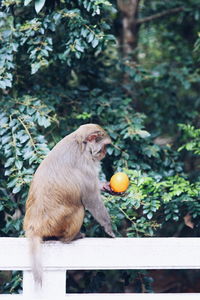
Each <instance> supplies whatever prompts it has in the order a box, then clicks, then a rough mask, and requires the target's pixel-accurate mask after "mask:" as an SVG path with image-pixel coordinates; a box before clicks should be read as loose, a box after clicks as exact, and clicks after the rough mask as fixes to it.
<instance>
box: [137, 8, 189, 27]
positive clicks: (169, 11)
mask: <svg viewBox="0 0 200 300" xmlns="http://www.w3.org/2000/svg"><path fill="white" fill-rule="evenodd" d="M183 10H184V7H175V8H171V9H168V10H165V11H163V12H161V13H158V14H155V15H152V16H149V17H146V18H142V19H138V20H137V21H136V24H137V25H140V24H143V23H146V22H150V21H152V20H155V19H158V18H161V17H164V16H166V15H171V14H175V13H178V12H180V11H183Z"/></svg>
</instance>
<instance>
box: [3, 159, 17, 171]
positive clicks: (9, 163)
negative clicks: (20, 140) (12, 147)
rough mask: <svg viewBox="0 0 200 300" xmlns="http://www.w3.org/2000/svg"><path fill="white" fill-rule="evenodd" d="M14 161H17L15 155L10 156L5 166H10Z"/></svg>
mask: <svg viewBox="0 0 200 300" xmlns="http://www.w3.org/2000/svg"><path fill="white" fill-rule="evenodd" d="M14 161H15V158H14V157H10V158H9V159H8V160H7V162H6V163H5V165H4V167H5V168H8V167H10V166H11V165H12V164H13V163H14Z"/></svg>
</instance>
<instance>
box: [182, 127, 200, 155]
mask: <svg viewBox="0 0 200 300" xmlns="http://www.w3.org/2000/svg"><path fill="white" fill-rule="evenodd" d="M179 127H180V128H181V129H182V131H183V134H184V136H183V140H185V141H188V142H186V143H185V144H184V145H183V146H181V147H180V148H179V151H181V150H183V149H186V150H187V151H191V152H194V154H197V155H200V129H196V128H195V127H194V126H192V125H189V124H187V125H186V124H180V125H179Z"/></svg>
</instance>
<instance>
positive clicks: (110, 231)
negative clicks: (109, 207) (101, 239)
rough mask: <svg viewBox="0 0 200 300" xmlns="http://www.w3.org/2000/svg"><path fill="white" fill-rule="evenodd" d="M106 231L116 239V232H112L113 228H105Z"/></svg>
mask: <svg viewBox="0 0 200 300" xmlns="http://www.w3.org/2000/svg"><path fill="white" fill-rule="evenodd" d="M104 230H105V232H106V233H107V234H108V235H109V236H111V237H112V238H114V237H115V234H114V232H113V231H112V228H111V226H105V227H104Z"/></svg>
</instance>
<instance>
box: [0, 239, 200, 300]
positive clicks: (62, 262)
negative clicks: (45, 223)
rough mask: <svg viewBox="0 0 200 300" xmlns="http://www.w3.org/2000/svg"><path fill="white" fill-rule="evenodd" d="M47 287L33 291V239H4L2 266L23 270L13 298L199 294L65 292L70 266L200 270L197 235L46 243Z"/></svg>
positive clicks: (100, 299)
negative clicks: (18, 291)
mask: <svg viewBox="0 0 200 300" xmlns="http://www.w3.org/2000/svg"><path fill="white" fill-rule="evenodd" d="M42 247H43V249H42V250H43V258H42V259H43V266H44V283H43V290H42V291H41V292H40V293H39V294H37V295H36V294H34V290H33V286H34V284H33V278H32V273H31V271H30V257H29V251H28V241H27V239H25V238H0V270H22V271H23V293H22V294H20V295H15V294H11V295H4V294H2V295H0V300H3V299H8V300H15V299H27V300H28V299H33V298H34V299H58V300H60V299H69V300H70V299H72V300H90V299H91V300H104V299H105V300H114V299H115V300H116V299H118V300H119V299H124V300H127V299H132V300H133V299H134V300H138V299H141V300H144V299H145V300H151V299H159V300H163V299H173V298H172V296H173V297H176V300H182V299H188V297H190V298H192V299H200V294H65V290H66V287H65V285H66V270H100V269H101V270H111V269H116V270H120V269H125V270H128V269H129V270H130V269H200V239H198V238H115V239H112V238H85V239H82V240H78V241H75V242H72V243H71V244H62V243H60V242H48V243H44V244H43V246H42Z"/></svg>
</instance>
